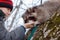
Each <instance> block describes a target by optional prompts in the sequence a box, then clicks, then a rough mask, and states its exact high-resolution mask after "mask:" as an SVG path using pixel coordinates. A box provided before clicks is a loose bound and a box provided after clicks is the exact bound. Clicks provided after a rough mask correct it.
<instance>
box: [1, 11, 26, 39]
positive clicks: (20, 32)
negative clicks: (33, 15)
mask: <svg viewBox="0 0 60 40" xmlns="http://www.w3.org/2000/svg"><path fill="white" fill-rule="evenodd" d="M1 13H2V12H1V11H0V14H1ZM24 37H25V28H24V26H20V27H18V28H16V29H15V30H13V31H11V32H8V31H7V30H6V29H5V27H4V21H3V17H2V16H1V15H0V40H24Z"/></svg>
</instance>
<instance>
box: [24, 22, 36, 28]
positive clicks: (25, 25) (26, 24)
mask: <svg viewBox="0 0 60 40" xmlns="http://www.w3.org/2000/svg"><path fill="white" fill-rule="evenodd" d="M34 24H35V22H34V21H30V22H28V23H25V24H24V27H25V28H32V27H34Z"/></svg>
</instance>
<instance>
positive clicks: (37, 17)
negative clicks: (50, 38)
mask: <svg viewBox="0 0 60 40" xmlns="http://www.w3.org/2000/svg"><path fill="white" fill-rule="evenodd" d="M59 9H60V3H59V2H55V1H53V2H52V0H50V1H47V2H45V3H44V4H42V5H39V6H35V7H32V8H28V9H27V10H26V12H25V13H24V15H23V19H24V20H25V22H28V21H29V20H34V21H38V22H39V23H42V22H45V21H47V20H49V19H50V18H51V17H52V16H53V14H54V13H56V12H57V11H58V10H59ZM32 17H33V18H32Z"/></svg>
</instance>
